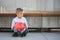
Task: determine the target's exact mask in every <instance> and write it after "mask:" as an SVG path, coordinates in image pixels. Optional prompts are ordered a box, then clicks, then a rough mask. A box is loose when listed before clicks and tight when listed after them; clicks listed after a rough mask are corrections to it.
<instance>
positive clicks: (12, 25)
mask: <svg viewBox="0 0 60 40" xmlns="http://www.w3.org/2000/svg"><path fill="white" fill-rule="evenodd" d="M14 24H15V22H14V20H12V24H11V29H13V28H14Z"/></svg>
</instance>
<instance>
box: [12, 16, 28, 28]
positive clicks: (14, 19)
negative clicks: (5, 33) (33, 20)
mask: <svg viewBox="0 0 60 40" xmlns="http://www.w3.org/2000/svg"><path fill="white" fill-rule="evenodd" d="M16 22H22V23H25V24H26V28H28V24H27V20H26V18H25V17H22V18H18V17H15V18H13V20H12V24H11V29H13V27H14V25H15V23H16Z"/></svg>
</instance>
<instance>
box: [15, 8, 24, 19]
mask: <svg viewBox="0 0 60 40" xmlns="http://www.w3.org/2000/svg"><path fill="white" fill-rule="evenodd" d="M16 15H17V17H18V18H21V17H23V9H21V8H17V9H16Z"/></svg>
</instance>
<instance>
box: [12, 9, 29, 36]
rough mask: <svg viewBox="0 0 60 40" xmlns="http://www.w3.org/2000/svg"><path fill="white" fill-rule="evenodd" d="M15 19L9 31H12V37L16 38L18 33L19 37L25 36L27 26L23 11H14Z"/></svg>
mask: <svg viewBox="0 0 60 40" xmlns="http://www.w3.org/2000/svg"><path fill="white" fill-rule="evenodd" d="M16 15H17V16H16V17H15V18H14V19H13V20H12V25H11V29H12V30H13V31H14V34H13V35H12V36H13V37H17V36H18V33H19V34H20V36H21V37H24V36H26V34H27V32H28V30H27V29H28V24H27V20H26V18H25V17H23V9H21V8H17V9H16Z"/></svg>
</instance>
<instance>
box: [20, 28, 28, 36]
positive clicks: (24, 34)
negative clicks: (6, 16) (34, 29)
mask: <svg viewBox="0 0 60 40" xmlns="http://www.w3.org/2000/svg"><path fill="white" fill-rule="evenodd" d="M27 33H28V29H26V30H25V31H23V32H22V33H21V37H24V36H26V35H27Z"/></svg>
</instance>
